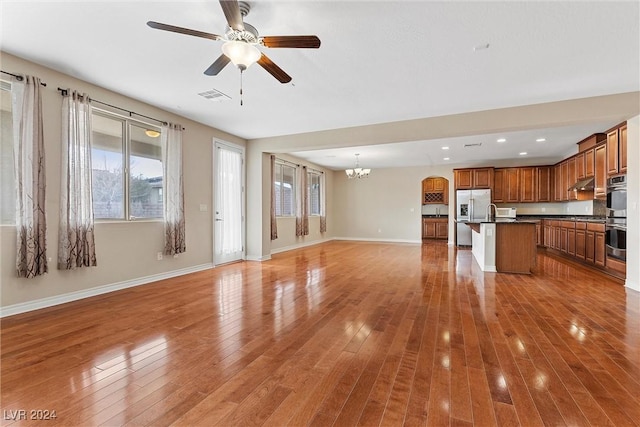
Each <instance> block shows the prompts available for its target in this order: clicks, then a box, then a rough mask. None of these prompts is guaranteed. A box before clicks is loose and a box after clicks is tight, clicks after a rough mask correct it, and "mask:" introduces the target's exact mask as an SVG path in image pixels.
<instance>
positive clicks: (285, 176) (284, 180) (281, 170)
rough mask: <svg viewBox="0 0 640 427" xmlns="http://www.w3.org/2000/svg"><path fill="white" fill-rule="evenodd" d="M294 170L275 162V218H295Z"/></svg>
mask: <svg viewBox="0 0 640 427" xmlns="http://www.w3.org/2000/svg"><path fill="white" fill-rule="evenodd" d="M295 181H296V169H295V168H294V167H292V166H288V165H285V164H284V163H277V162H276V182H275V186H276V216H295V215H296V200H295Z"/></svg>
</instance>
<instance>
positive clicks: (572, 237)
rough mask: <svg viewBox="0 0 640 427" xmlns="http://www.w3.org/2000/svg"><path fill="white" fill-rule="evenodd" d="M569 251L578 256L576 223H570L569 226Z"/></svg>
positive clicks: (570, 253)
mask: <svg viewBox="0 0 640 427" xmlns="http://www.w3.org/2000/svg"><path fill="white" fill-rule="evenodd" d="M567 253H568V254H569V255H571V256H576V228H575V223H571V224H569V226H568V227H567Z"/></svg>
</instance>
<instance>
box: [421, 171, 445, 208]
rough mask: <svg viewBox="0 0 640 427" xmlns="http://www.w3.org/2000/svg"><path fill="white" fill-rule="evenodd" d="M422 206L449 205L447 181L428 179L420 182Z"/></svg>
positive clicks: (435, 178)
mask: <svg viewBox="0 0 640 427" xmlns="http://www.w3.org/2000/svg"><path fill="white" fill-rule="evenodd" d="M422 204H423V205H427V204H442V205H448V204H449V180H448V179H446V178H443V177H429V178H425V179H423V180H422Z"/></svg>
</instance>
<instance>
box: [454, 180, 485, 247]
mask: <svg viewBox="0 0 640 427" xmlns="http://www.w3.org/2000/svg"><path fill="white" fill-rule="evenodd" d="M490 203H491V190H458V191H456V236H457V237H456V244H457V245H458V246H461V245H462V246H471V227H469V226H468V225H467V224H465V222H475V221H484V220H485V218H486V215H487V207H488V206H489V204H490Z"/></svg>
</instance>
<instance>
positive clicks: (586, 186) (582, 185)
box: [568, 177, 594, 191]
mask: <svg viewBox="0 0 640 427" xmlns="http://www.w3.org/2000/svg"><path fill="white" fill-rule="evenodd" d="M593 181H594V179H593V177H591V178H586V179H581V180H580V181H578V182H576V183H575V184H573V185H572V186H571V187H569V188H568V191H573V190H577V191H591V190H593V187H594V185H593Z"/></svg>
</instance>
